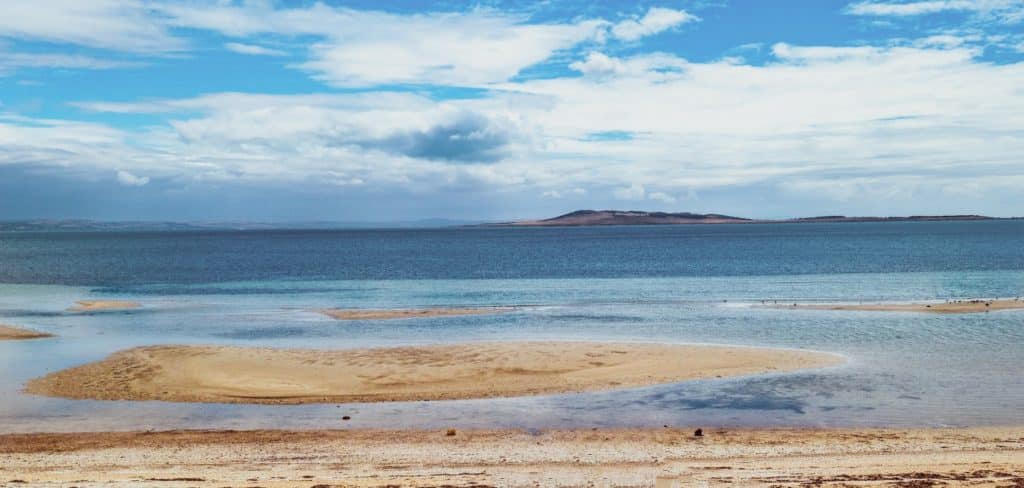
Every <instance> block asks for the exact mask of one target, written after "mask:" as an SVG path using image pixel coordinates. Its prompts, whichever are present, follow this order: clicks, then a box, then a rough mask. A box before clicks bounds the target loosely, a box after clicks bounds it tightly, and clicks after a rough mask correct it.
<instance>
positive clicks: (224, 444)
mask: <svg viewBox="0 0 1024 488" xmlns="http://www.w3.org/2000/svg"><path fill="white" fill-rule="evenodd" d="M694 428H695V426H690V427H682V426H679V427H673V428H647V429H593V430H591V429H577V430H551V431H542V432H524V431H519V430H466V431H464V430H458V431H457V432H456V435H454V436H449V435H446V432H445V431H444V430H440V431H436V430H434V431H427V430H395V431H386V430H385V431H381V430H347V431H339V430H319V431H266V430H259V431H167V432H96V433H69V434H13V435H11V434H9V435H0V485H2V484H3V482H4V481H7V480H21V481H23V482H24V483H20V484H14V482H12V484H11V485H10V486H70V485H75V486H110V487H140V486H141V487H169V486H195V487H204V488H205V487H218V488H221V487H233V488H240V487H250V486H263V487H267V488H285V487H288V488H293V487H294V488H312V487H315V486H320V487H325V486H329V487H336V486H345V487H369V486H374V487H384V486H413V487H428V486H430V487H439V486H463V487H468V486H476V487H481V488H482V487H488V486H502V487H520V486H523V487H526V486H529V487H533V486H622V487H633V486H636V487H639V486H643V487H652V486H657V487H685V486H712V487H717V486H721V487H734V486H776V487H780V488H797V487H807V486H816V487H826V488H840V487H852V486H856V487H864V488H871V487H940V486H941V487H953V486H972V487H1006V488H1013V487H1018V486H1024V428H1022V427H999V428H995V427H985V428H962V429H810V428H806V429H766V430H748V429H737V430H733V429H728V430H724V429H712V428H705V429H704V431H705V435H704V436H703V437H700V438H697V437H694V436H693V435H692V433H693V430H694Z"/></svg>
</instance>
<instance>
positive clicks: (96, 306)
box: [68, 300, 142, 312]
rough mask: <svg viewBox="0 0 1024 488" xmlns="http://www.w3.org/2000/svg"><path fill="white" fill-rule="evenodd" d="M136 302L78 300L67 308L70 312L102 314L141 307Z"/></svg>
mask: <svg viewBox="0 0 1024 488" xmlns="http://www.w3.org/2000/svg"><path fill="white" fill-rule="evenodd" d="M141 306H142V305H141V304H139V303H137V302H130V301H126V300H78V301H76V302H75V306H73V307H70V308H68V311H70V312H104V311H117V310H132V309H136V308H139V307H141Z"/></svg>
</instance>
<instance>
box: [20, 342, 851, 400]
mask: <svg viewBox="0 0 1024 488" xmlns="http://www.w3.org/2000/svg"><path fill="white" fill-rule="evenodd" d="M840 362H842V358H841V357H839V356H836V355H833V354H828V353H821V352H810V351H797V350H787V349H761V348H746V347H726V346H703V345H665V344H631V343H627V344H614V343H588V342H505V343H468V344H453V345H433V346H416V347H390V348H376V349H352V350H336V351H328V350H312V349H268V348H246V347H228V346H179V345H168V346H147V347H138V348H133V349H128V350H124V351H120V352H117V353H114V354H112V355H111V356H109V357H107V358H106V359H103V360H101V361H98V362H94V363H90V364H86V365H83V366H78V367H74V368H70V369H66V370H63V371H58V372H55V373H52V374H49V375H47V376H44V377H42V378H37V379H34V380H32V381H30V382H29V383H28V384H27V385H26V387H25V391H26V392H28V393H34V394H39V395H48V396H57V397H65V398H75V399H100V400H162V401H178V402H216V403H262V404H300V403H344V402H381V401H414V400H447V399H468V398H490V397H510V396H523V395H540V394H549V393H564V392H581V391H592V390H608V389H615V388H625V387H632V386H643V385H652V384H659V383H673V382H678V381H685V380H693V379H700V378H716V377H725V376H738V375H747V374H756V373H765V372H782V371H793V370H797V369H803V368H813V367H824V366H830V365H834V364H838V363H840Z"/></svg>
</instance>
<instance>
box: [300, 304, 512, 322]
mask: <svg viewBox="0 0 1024 488" xmlns="http://www.w3.org/2000/svg"><path fill="white" fill-rule="evenodd" d="M513 310H515V307H477V308H417V309H381V310H372V309H359V308H325V309H320V310H317V312H320V313H322V314H324V315H326V316H328V317H330V318H332V319H335V320H387V319H411V318H418V317H450V316H458V315H485V314H496V313H504V312H511V311H513Z"/></svg>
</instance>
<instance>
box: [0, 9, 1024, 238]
mask: <svg viewBox="0 0 1024 488" xmlns="http://www.w3.org/2000/svg"><path fill="white" fill-rule="evenodd" d="M3 10H4V12H3V15H0V219H21V218H41V217H48V218H94V219H133V220H134V219H161V220H290V221H302V220H366V221H389V220H410V219H420V218H431V217H448V218H456V219H481V220H487V219H508V218H520V217H523V218H525V217H541V216H548V215H554V214H558V213H562V212H565V211H570V210H574V209H579V208H620V209H645V210H669V211H672V210H675V211H696V212H724V213H730V214H736V215H743V216H750V217H783V216H809V215H822V214H847V215H864V214H875V215H879V214H884V215H894V214H925V213H928V214H934V213H985V214H990V215H999V216H1008V215H1021V214H1024V211H1021V208H1022V207H1021V203H1024V197H1022V195H1024V194H1022V193H1021V191H1020V188H1024V157H1022V156H1021V155H1022V154H1024V64H1022V61H1024V0H974V1H968V0H910V1H882V0H862V1H855V2H851V1H826V0H807V1H795V0H793V1H773V2H766V1H758V0H746V1H737V0H731V1H730V0H692V1H668V2H666V1H658V2H628V3H627V2H581V1H560V0H550V1H546V2H457V1H449V2H412V1H404V2H296V1H292V2H285V1H280V2H273V1H248V2H246V1H222V2H192V1H183V2H175V1H165V0H154V1H142V0H95V1H89V2H81V1H78V0H26V1H23V0H11V1H8V2H5V3H4V7H3Z"/></svg>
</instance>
